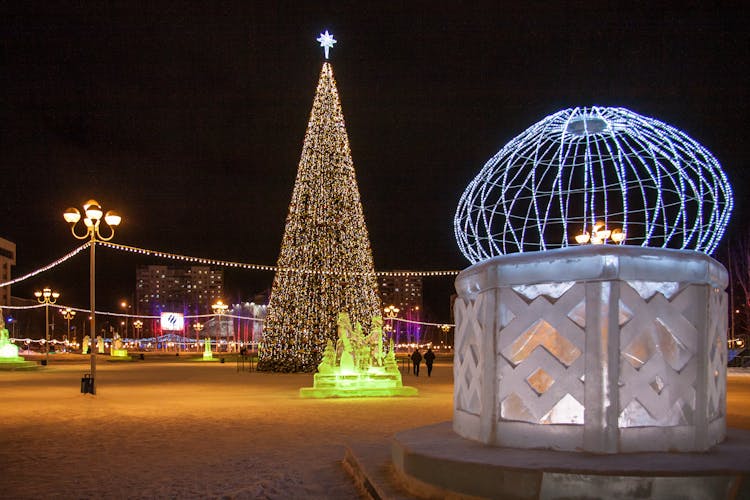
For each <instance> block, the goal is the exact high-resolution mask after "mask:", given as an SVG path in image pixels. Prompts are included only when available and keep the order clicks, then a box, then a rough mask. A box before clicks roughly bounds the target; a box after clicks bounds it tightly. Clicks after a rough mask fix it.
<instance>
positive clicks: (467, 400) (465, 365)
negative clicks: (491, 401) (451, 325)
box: [453, 294, 486, 415]
mask: <svg viewBox="0 0 750 500" xmlns="http://www.w3.org/2000/svg"><path fill="white" fill-rule="evenodd" d="M485 300H486V295H485V294H481V295H479V297H477V298H476V300H473V301H467V300H465V299H461V298H459V299H457V300H456V305H455V309H454V311H455V316H456V326H457V330H456V337H455V342H456V345H455V359H454V368H453V373H454V375H455V377H454V384H455V387H454V403H455V405H456V408H457V409H459V410H462V411H465V412H467V413H471V414H473V415H479V412H480V411H481V408H482V405H481V401H480V395H479V391H480V390H481V377H480V370H481V362H482V357H481V349H480V347H481V338H482V337H481V336H482V324H481V322H480V318H481V313H482V310H483V304H484V301H485Z"/></svg>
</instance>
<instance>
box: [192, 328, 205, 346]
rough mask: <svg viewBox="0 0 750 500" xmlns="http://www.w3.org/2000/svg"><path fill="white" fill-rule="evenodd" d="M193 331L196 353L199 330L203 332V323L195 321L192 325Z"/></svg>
mask: <svg viewBox="0 0 750 500" xmlns="http://www.w3.org/2000/svg"><path fill="white" fill-rule="evenodd" d="M193 330H195V350H196V351H198V350H199V347H198V345H199V337H200V335H201V330H203V323H201V322H200V321H196V322H195V323H193Z"/></svg>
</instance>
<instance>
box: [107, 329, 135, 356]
mask: <svg viewBox="0 0 750 500" xmlns="http://www.w3.org/2000/svg"><path fill="white" fill-rule="evenodd" d="M110 349H111V350H110V358H111V359H126V360H129V359H130V356H128V350H127V349H123V348H122V339H121V338H120V336H119V335H118V334H115V338H114V341H113V342H112V347H111V348H110Z"/></svg>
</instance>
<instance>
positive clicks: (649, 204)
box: [454, 106, 733, 263]
mask: <svg viewBox="0 0 750 500" xmlns="http://www.w3.org/2000/svg"><path fill="white" fill-rule="evenodd" d="M732 207H733V199H732V188H731V186H730V184H729V182H728V181H727V178H726V175H725V174H724V172H723V171H722V169H721V165H719V162H718V161H717V160H716V158H714V156H713V155H712V154H711V153H710V152H709V151H708V150H707V149H706V148H704V147H703V146H701V145H700V144H699V143H697V142H696V141H695V140H693V139H691V138H690V137H688V136H687V135H686V134H685V133H683V132H681V131H680V130H678V129H676V128H674V127H672V126H670V125H667V124H665V123H662V122H660V121H658V120H655V119H653V118H648V117H644V116H641V115H638V114H636V113H633V112H632V111H629V110H627V109H625V108H611V107H597V106H594V107H590V108H580V107H577V108H569V109H565V110H562V111H559V112H557V113H555V114H553V115H550V116H548V117H547V118H545V119H543V120H541V121H540V122H538V123H536V124H535V125H533V126H531V127H530V128H528V129H527V130H526V131H524V132H523V133H522V134H520V135H519V136H517V137H516V138H514V139H513V140H511V141H510V142H509V143H508V144H506V145H505V146H504V147H503V148H502V149H501V150H500V151H499V152H498V153H497V154H496V155H495V156H494V157H493V158H491V159H490V160H489V161H488V162H487V163H486V164H485V165H484V167H483V168H482V170H481V171H480V172H479V174H478V175H477V176H476V177H475V178H474V179H473V180H472V181H471V183H470V184H469V185H468V187H467V188H466V190H465V191H464V193H463V195H462V196H461V200H460V201H459V203H458V209H457V211H456V215H455V219H454V231H455V235H456V240H457V241H458V246H459V248H460V250H461V252H462V253H463V254H464V256H465V257H466V258H467V259H469V261H471V262H472V263H475V262H479V261H482V260H485V259H488V258H490V257H494V256H497V255H502V254H508V253H516V252H525V251H538V250H549V249H553V248H560V247H567V246H569V245H571V244H576V241H575V235H577V234H588V232H589V231H592V230H594V228H595V227H596V226H597V225H598V224H604V227H607V228H610V229H611V228H613V227H617V229H619V230H621V231H622V232H623V233H625V234H626V235H627V240H626V242H627V244H631V245H641V246H651V247H665V248H667V247H668V248H680V249H694V250H698V251H702V252H705V253H707V254H710V253H712V252H713V251H714V249H715V248H716V246H717V245H718V242H719V240H720V239H721V237H722V235H723V233H724V230H725V228H726V225H727V223H728V222H729V215H730V213H731V211H732Z"/></svg>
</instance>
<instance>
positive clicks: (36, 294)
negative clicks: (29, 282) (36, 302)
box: [34, 290, 42, 299]
mask: <svg viewBox="0 0 750 500" xmlns="http://www.w3.org/2000/svg"><path fill="white" fill-rule="evenodd" d="M34 297H36V298H37V299H41V298H42V292H40V291H38V290H37V291H36V292H34Z"/></svg>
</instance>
